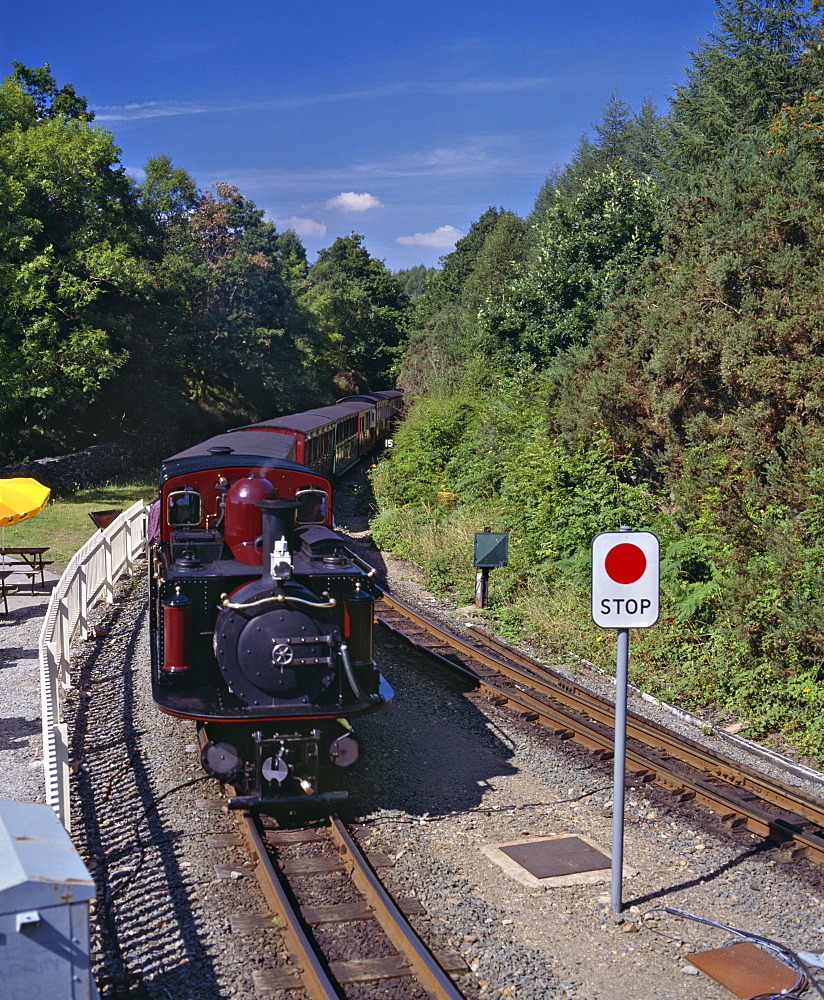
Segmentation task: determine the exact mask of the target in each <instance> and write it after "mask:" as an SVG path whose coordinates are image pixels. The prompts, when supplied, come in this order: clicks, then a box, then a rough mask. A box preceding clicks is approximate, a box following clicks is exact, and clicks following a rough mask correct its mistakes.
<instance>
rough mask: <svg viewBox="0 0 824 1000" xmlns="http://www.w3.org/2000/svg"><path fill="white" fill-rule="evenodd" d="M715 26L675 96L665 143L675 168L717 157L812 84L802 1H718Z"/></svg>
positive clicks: (808, 18) (809, 23)
mask: <svg viewBox="0 0 824 1000" xmlns="http://www.w3.org/2000/svg"><path fill="white" fill-rule="evenodd" d="M717 6H718V25H719V26H718V31H717V32H716V33H714V34H712V35H710V37H709V39H708V40H707V41H704V42H702V43H701V44H700V46H699V48H698V50H697V51H696V52H694V53H693V54H692V67H691V68H690V69H688V71H687V82H686V83H684V84H682V85H680V86H678V87H676V89H675V95H674V97H673V98H672V100H671V107H670V117H669V120H668V129H667V133H666V143H667V147H668V150H669V153H670V157H671V159H672V161H673V162H674V166H675V168H676V170H677V171H678V172H679V173H680V174H681V175H683V174H687V175H689V174H691V173H693V172H694V171H695V170H697V169H698V168H700V167H701V166H703V165H708V164H710V163H713V162H717V161H718V160H720V159H721V158H722V157H723V156H724V155H725V154H726V153H727V152H728V151H729V149H730V148H731V147H732V146H733V145H735V144H736V143H740V142H741V141H742V140H744V139H745V138H746V137H747V136H748V135H751V134H752V133H753V130H757V129H760V128H762V127H763V126H764V125H766V124H768V123H769V122H770V121H771V120H772V118H773V116H774V115H775V114H777V113H778V111H779V110H780V108H781V105H782V103H784V102H788V101H789V102H792V101H795V100H797V99H798V98H799V97H800V96H801V94H802V93H803V92H804V90H805V89H807V87H808V86H809V85H810V67H809V64H808V62H807V61H806V60H804V59H803V58H802V56H803V54H804V51H805V48H806V46H807V44H808V42H809V39H810V38H811V36H812V34H813V33H814V24H815V19H814V17H813V16H812V15H811V14H810V13H809V12H808V11H807V10H804V9H802V8H803V7H804V5H802V4H800V3H799V0H760V2H755V0H717Z"/></svg>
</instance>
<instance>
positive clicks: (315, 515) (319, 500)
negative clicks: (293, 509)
mask: <svg viewBox="0 0 824 1000" xmlns="http://www.w3.org/2000/svg"><path fill="white" fill-rule="evenodd" d="M295 500H300V507H298V510H297V522H298V524H323V522H324V521H325V520H326V502H327V497H326V494H325V493H324V492H323V491H322V490H298V492H297V493H296V494H295Z"/></svg>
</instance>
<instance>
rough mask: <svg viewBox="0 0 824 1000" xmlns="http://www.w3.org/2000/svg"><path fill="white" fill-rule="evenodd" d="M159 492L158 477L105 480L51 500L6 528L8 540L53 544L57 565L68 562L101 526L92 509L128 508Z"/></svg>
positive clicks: (21, 543)
mask: <svg viewBox="0 0 824 1000" xmlns="http://www.w3.org/2000/svg"><path fill="white" fill-rule="evenodd" d="M156 495H157V480H156V479H155V478H154V477H152V478H150V477H149V476H147V477H146V478H145V479H139V480H136V481H134V482H130V483H105V484H104V485H102V486H92V487H88V488H87V489H83V490H78V491H77V492H76V493H70V494H67V495H66V496H64V497H60V498H59V499H58V500H54V501H51V502H49V504H48V505H47V506H46V507H45V508H44V509H43V510H42V511H41V512H40V513H39V514H38V515H37V516H36V517H30V518H28V520H26V521H21V522H20V523H19V524H14V525H9V526H7V527H6V528H5V531H4V536H5V541H4V544H5V545H8V546H11V547H15V548H18V547H19V548H23V547H25V546H32V547H33V548H39V547H40V546H43V545H47V546H48V547H49V553H48V558H49V559H52V560H53V561H54V563H55V566H54V567H53V568H60V567H63V566H65V565H66V563H67V562H68V561H69V560H70V559H71V557H72V556H73V555H74V554H75V552H77V550H78V549H79V548H80V547H81V546H82V545H83V543H84V542H85V541H87V540H88V539H89V538H91V536H92V535H93V534H94V533H95V531H96V530H97V529H96V528H95V526H94V524H93V523H92V521H91V520H90V518H89V514H90V513H91V512H92V511H97V510H115V509H117V508H120V509H122V510H126V509H127V508H128V507H131V505H132V504H133V503H136V502H137V501H138V500H144V501H146V502H149V501H151V500H153V499H154V498H155V496H156Z"/></svg>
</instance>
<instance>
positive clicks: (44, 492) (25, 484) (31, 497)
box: [0, 479, 51, 527]
mask: <svg viewBox="0 0 824 1000" xmlns="http://www.w3.org/2000/svg"><path fill="white" fill-rule="evenodd" d="M50 495H51V490H50V489H49V488H48V487H47V486H42V485H41V484H40V483H38V482H37V480H36V479H0V525H2V526H3V527H5V526H6V525H7V524H17V522H18V521H25V520H26V518H27V517H34V515H35V514H39V513H40V511H41V510H42V509H43V508H44V507H45V506H46V504H47V503H48V501H49V496H50Z"/></svg>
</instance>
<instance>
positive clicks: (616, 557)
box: [604, 542, 647, 583]
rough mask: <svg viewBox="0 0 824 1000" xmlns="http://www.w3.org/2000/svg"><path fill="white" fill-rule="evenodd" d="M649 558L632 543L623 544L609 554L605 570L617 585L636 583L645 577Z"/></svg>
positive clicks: (605, 562) (605, 561)
mask: <svg viewBox="0 0 824 1000" xmlns="http://www.w3.org/2000/svg"><path fill="white" fill-rule="evenodd" d="M646 568H647V557H646V556H645V555H644V553H643V550H642V549H639V548H638V546H637V545H632V544H631V543H630V542H622V543H621V544H620V545H616V546H615V547H614V548H612V549H610V550H609V552H607V557H606V559H605V560H604V569H605V570H606V571H607V576H608V577H609V578H610V579H611V580H614V581H615V582H616V583H635V582H636V580H640V579H641V577H642V576H643V575H644V570H645V569H646Z"/></svg>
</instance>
